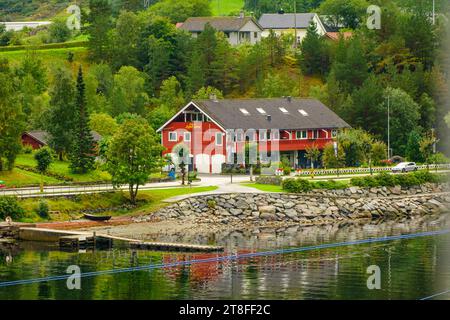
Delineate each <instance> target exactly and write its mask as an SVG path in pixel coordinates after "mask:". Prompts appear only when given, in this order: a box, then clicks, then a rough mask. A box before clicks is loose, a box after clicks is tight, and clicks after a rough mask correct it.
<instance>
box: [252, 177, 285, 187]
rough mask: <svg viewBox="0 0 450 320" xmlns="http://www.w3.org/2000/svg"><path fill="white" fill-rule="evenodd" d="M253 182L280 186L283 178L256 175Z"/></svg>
mask: <svg viewBox="0 0 450 320" xmlns="http://www.w3.org/2000/svg"><path fill="white" fill-rule="evenodd" d="M255 182H256V183H258V184H269V185H275V186H281V183H282V182H283V179H282V178H281V177H279V176H259V177H256V179H255Z"/></svg>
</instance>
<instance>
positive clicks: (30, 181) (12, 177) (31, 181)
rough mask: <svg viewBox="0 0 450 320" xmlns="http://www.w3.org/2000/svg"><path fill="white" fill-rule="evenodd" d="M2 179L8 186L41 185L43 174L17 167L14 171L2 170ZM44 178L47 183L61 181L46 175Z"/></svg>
mask: <svg viewBox="0 0 450 320" xmlns="http://www.w3.org/2000/svg"><path fill="white" fill-rule="evenodd" d="M0 180H3V181H5V185H6V186H7V187H8V188H14V187H25V186H32V185H39V184H40V182H41V175H39V174H37V173H34V172H28V171H25V170H21V169H18V168H15V169H14V170H12V171H2V172H0ZM43 180H44V183H46V184H56V183H61V181H59V180H57V179H55V178H52V177H47V176H44V177H43Z"/></svg>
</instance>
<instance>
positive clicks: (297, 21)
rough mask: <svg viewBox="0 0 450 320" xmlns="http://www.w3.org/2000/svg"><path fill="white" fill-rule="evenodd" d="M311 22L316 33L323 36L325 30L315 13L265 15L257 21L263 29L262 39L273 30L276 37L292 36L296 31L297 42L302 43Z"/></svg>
mask: <svg viewBox="0 0 450 320" xmlns="http://www.w3.org/2000/svg"><path fill="white" fill-rule="evenodd" d="M311 22H314V23H315V24H316V26H317V33H318V34H319V35H321V36H322V35H324V34H325V33H326V32H327V30H326V28H325V26H324V25H323V23H322V21H321V20H320V18H319V16H318V15H317V14H316V13H297V14H294V13H265V14H263V15H262V16H261V18H260V19H259V24H260V25H261V26H262V27H263V28H264V31H263V33H262V36H263V37H267V36H268V35H269V34H270V30H273V31H274V32H275V33H276V34H277V35H282V34H292V35H293V36H294V35H295V33H296V30H297V42H298V43H300V42H302V40H303V38H304V37H305V36H306V30H307V29H308V27H309V25H310V24H311Z"/></svg>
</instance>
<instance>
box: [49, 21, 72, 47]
mask: <svg viewBox="0 0 450 320" xmlns="http://www.w3.org/2000/svg"><path fill="white" fill-rule="evenodd" d="M48 32H49V36H50V41H51V42H53V43H59V42H66V41H67V40H69V38H70V37H71V35H72V32H71V31H70V29H69V28H67V24H66V19H56V20H55V21H53V23H52V24H51V25H50V27H49V28H48Z"/></svg>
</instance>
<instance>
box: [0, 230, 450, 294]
mask: <svg viewBox="0 0 450 320" xmlns="http://www.w3.org/2000/svg"><path fill="white" fill-rule="evenodd" d="M448 233H450V230H440V231H430V232H421V233H414V234H406V235H398V236H388V237H380V238H370V239H363V240H354V241H346V242H337V243H326V244H320V245H315V246H308V247H298V248H290V249H279V250H273V251H264V252H255V253H244V254H240V255H228V256H221V257H212V258H205V259H193V260H187V261H177V262H173V263H160V264H151V265H146V266H140V267H130V268H123V269H112V270H103V271H93V272H86V273H82V274H81V275H80V277H82V278H88V277H95V276H102V275H111V274H117V273H125V272H134V271H144V270H154V269H166V268H173V267H180V266H190V265H193V264H196V263H198V264H200V263H210V262H223V261H236V260H241V259H248V258H255V257H264V256H274V255H282V254H288V253H297V252H305V251H311V250H322V249H330V248H338V247H345V246H352V245H361V244H368V243H379V242H386V241H394V240H404V239H413V238H419V237H429V236H438V235H443V234H448ZM71 276H72V275H71V274H67V275H59V276H50V277H44V278H34V279H23V280H15V281H5V282H0V288H2V287H10V286H16V285H26V284H34V283H40V282H48V281H58V280H66V279H68V278H69V277H71Z"/></svg>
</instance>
